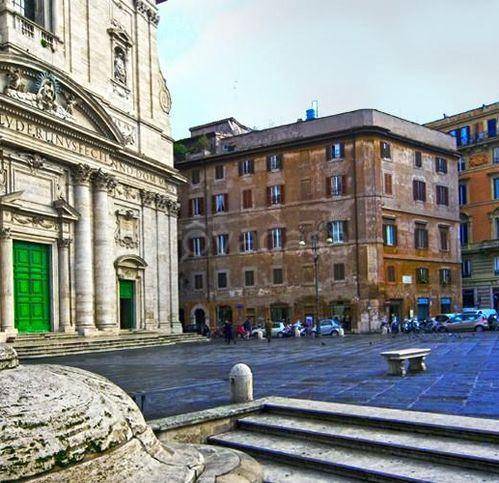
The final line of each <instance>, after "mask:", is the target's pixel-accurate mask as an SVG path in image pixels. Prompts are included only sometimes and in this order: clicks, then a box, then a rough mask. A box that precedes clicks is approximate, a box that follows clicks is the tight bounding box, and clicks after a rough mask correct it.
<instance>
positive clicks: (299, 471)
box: [258, 458, 359, 483]
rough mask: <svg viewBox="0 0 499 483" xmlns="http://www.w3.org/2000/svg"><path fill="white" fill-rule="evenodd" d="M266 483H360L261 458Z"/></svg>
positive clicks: (355, 479) (343, 477)
mask: <svg viewBox="0 0 499 483" xmlns="http://www.w3.org/2000/svg"><path fill="white" fill-rule="evenodd" d="M258 462H259V463H260V464H261V465H262V467H263V479H264V481H265V482H266V483H286V482H289V483H298V482H299V483H358V481H359V480H358V479H357V478H347V477H346V476H338V475H332V474H331V473H324V472H321V471H315V470H310V469H307V468H294V467H292V466H287V465H284V464H280V463H276V462H275V461H270V460H265V459H262V458H259V460H258Z"/></svg>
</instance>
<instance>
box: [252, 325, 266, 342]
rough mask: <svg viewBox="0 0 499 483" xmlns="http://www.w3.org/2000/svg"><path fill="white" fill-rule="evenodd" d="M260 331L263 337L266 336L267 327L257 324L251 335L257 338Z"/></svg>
mask: <svg viewBox="0 0 499 483" xmlns="http://www.w3.org/2000/svg"><path fill="white" fill-rule="evenodd" d="M258 333H260V334H261V336H260V337H261V338H262V339H263V338H264V337H265V329H264V328H263V327H262V326H261V325H257V326H256V327H253V329H251V337H254V338H255V339H256V338H257V337H258Z"/></svg>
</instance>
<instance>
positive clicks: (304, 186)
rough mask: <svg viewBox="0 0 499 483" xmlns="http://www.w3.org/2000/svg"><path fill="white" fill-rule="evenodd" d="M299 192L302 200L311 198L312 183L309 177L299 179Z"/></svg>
mask: <svg viewBox="0 0 499 483" xmlns="http://www.w3.org/2000/svg"><path fill="white" fill-rule="evenodd" d="M300 193H301V199H302V200H303V201H305V200H309V199H310V198H312V183H311V181H310V179H302V180H301V181H300Z"/></svg>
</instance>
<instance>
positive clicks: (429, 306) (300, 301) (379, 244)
mask: <svg viewBox="0 0 499 483" xmlns="http://www.w3.org/2000/svg"><path fill="white" fill-rule="evenodd" d="M176 154H177V161H176V167H177V168H178V169H179V170H180V171H181V172H182V174H184V175H185V176H186V177H187V178H188V179H189V180H190V183H189V185H187V186H185V187H184V188H183V191H182V192H181V194H180V200H181V215H180V225H179V233H180V241H179V245H180V254H181V255H180V256H181V260H180V275H179V283H180V299H181V302H180V303H181V314H182V315H181V316H183V318H184V321H185V322H186V323H192V322H194V321H196V320H198V321H200V320H203V319H204V318H206V319H208V320H209V321H210V323H211V325H212V326H216V325H217V324H218V323H220V322H221V321H222V320H224V319H226V318H230V319H232V320H234V321H236V322H238V321H242V320H244V318H245V317H248V316H249V317H251V318H253V319H255V320H257V321H262V320H263V319H265V318H267V317H271V318H272V319H273V320H280V319H289V320H296V319H302V320H303V318H304V317H306V316H314V317H315V316H316V315H317V308H316V291H315V284H314V280H315V270H314V255H313V253H314V251H313V242H314V239H315V240H316V241H317V253H318V255H319V258H318V281H319V316H320V317H325V316H329V315H333V314H335V315H336V314H337V315H345V314H346V315H348V316H349V317H348V318H350V319H351V329H352V330H354V331H357V332H365V331H369V330H373V329H376V328H377V327H378V326H379V319H380V316H382V315H384V314H388V313H390V312H391V313H397V314H398V315H400V316H407V315H409V314H410V313H411V311H413V313H415V314H419V316H421V317H423V316H425V315H426V314H427V313H430V312H431V313H432V314H436V313H439V312H441V311H444V312H447V311H450V310H451V309H452V310H454V309H455V308H456V306H460V304H461V300H460V296H461V287H460V277H459V270H460V263H459V262H460V250H459V246H458V227H459V207H458V203H457V183H458V181H457V177H458V175H457V159H458V156H457V153H456V152H455V142H454V140H453V139H452V138H451V137H450V136H448V135H446V134H443V133H440V132H437V131H434V130H431V129H428V128H425V127H422V126H420V125H418V124H414V123H411V122H408V121H405V120H402V119H399V118H396V117H394V116H391V115H388V114H385V113H382V112H379V111H376V110H367V109H366V110H358V111H353V112H348V113H344V114H339V115H335V116H330V117H324V118H320V119H315V120H311V121H298V122H296V123H294V124H290V125H285V126H280V127H276V128H271V129H265V130H261V131H252V130H250V129H248V128H246V127H245V126H243V125H241V124H239V123H238V122H237V121H236V120H235V119H233V118H231V119H227V120H223V121H219V122H216V123H211V124H207V125H203V126H199V127H196V128H192V129H191V138H188V139H185V140H182V141H179V142H178V143H177V146H176ZM300 242H301V243H300Z"/></svg>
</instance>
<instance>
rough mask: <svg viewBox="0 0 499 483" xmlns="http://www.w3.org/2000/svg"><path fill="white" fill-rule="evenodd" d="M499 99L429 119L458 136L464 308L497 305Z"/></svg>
mask: <svg viewBox="0 0 499 483" xmlns="http://www.w3.org/2000/svg"><path fill="white" fill-rule="evenodd" d="M498 117H499V103H495V104H491V105H488V106H485V105H484V106H481V107H478V108H476V109H472V110H471V111H467V112H463V113H460V114H456V115H454V116H445V117H444V118H443V119H440V120H438V121H435V122H432V123H429V124H428V126H429V127H432V128H434V129H439V130H441V131H444V132H447V133H450V134H451V135H452V136H454V137H455V138H456V143H457V146H458V150H459V152H460V154H461V156H462V157H461V160H460V162H459V171H460V173H459V188H458V190H459V191H458V195H459V203H460V206H461V227H460V235H461V236H460V242H461V245H462V247H461V250H462V262H463V265H462V281H463V305H464V307H479V308H495V309H496V310H499V137H498V131H497V123H498Z"/></svg>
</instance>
